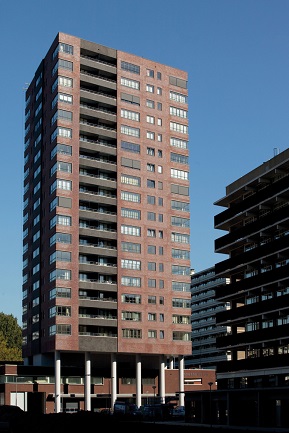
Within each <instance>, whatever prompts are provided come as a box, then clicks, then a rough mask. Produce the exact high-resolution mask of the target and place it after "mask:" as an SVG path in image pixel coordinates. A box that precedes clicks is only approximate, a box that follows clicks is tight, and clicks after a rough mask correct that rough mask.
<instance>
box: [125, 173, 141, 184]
mask: <svg viewBox="0 0 289 433" xmlns="http://www.w3.org/2000/svg"><path fill="white" fill-rule="evenodd" d="M120 181H121V183H125V184H127V185H134V186H140V185H141V183H140V177H137V176H131V175H129V174H122V175H121V177H120Z"/></svg>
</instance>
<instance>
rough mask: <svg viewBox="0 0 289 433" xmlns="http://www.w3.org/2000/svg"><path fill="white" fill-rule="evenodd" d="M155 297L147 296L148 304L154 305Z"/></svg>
mask: <svg viewBox="0 0 289 433" xmlns="http://www.w3.org/2000/svg"><path fill="white" fill-rule="evenodd" d="M156 303H157V297H156V296H148V304H156Z"/></svg>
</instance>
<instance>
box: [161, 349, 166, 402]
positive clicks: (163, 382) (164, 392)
mask: <svg viewBox="0 0 289 433" xmlns="http://www.w3.org/2000/svg"><path fill="white" fill-rule="evenodd" d="M165 366H166V364H165V357H164V355H162V356H160V366H159V370H160V381H159V386H160V389H159V396H160V400H161V403H162V404H164V403H165V401H166V399H165V397H166V378H165Z"/></svg>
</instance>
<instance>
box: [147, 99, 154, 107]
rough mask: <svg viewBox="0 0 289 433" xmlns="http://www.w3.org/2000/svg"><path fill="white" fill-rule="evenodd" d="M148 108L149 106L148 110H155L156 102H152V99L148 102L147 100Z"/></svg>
mask: <svg viewBox="0 0 289 433" xmlns="http://www.w3.org/2000/svg"><path fill="white" fill-rule="evenodd" d="M146 106H147V107H148V108H155V102H154V101H151V100H150V99H147V100H146Z"/></svg>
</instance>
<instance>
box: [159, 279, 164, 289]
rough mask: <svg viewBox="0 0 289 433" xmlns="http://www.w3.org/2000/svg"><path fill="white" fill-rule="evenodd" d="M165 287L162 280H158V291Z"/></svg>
mask: <svg viewBox="0 0 289 433" xmlns="http://www.w3.org/2000/svg"><path fill="white" fill-rule="evenodd" d="M164 287H165V282H164V280H159V289H163V288H164Z"/></svg>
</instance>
